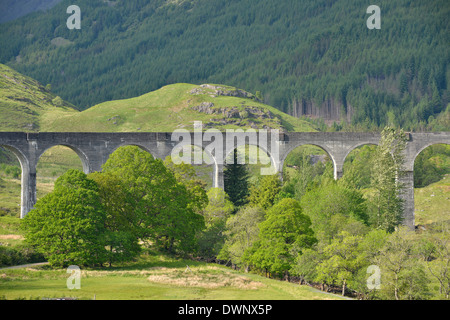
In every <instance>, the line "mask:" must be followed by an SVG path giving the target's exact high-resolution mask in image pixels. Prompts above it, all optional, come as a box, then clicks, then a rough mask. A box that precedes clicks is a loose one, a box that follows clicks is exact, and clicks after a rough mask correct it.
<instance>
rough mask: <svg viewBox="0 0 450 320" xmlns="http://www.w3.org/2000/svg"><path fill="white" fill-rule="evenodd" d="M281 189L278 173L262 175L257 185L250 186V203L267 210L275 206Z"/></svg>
mask: <svg viewBox="0 0 450 320" xmlns="http://www.w3.org/2000/svg"><path fill="white" fill-rule="evenodd" d="M280 189H281V181H280V177H279V176H278V175H277V174H276V175H268V176H262V177H261V178H260V179H259V180H258V182H257V183H256V184H255V185H253V186H251V187H250V194H249V197H248V200H249V204H250V205H251V206H259V207H261V208H263V209H265V210H266V209H268V208H270V207H272V206H273V204H274V203H275V199H276V196H277V195H278V193H279V192H280Z"/></svg>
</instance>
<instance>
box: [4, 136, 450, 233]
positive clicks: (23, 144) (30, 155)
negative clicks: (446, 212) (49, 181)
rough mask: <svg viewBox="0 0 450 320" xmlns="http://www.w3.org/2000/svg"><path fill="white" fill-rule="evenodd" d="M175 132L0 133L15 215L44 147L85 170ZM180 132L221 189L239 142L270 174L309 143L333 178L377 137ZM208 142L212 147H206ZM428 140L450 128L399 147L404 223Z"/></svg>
mask: <svg viewBox="0 0 450 320" xmlns="http://www.w3.org/2000/svg"><path fill="white" fill-rule="evenodd" d="M182 135H183V134H179V135H177V134H175V133H161V132H158V133H156V132H148V133H143V132H142V133H88V132H86V133H84V132H83V133H75V132H73V133H69V132H55V133H52V132H41V133H25V132H0V146H2V147H4V148H6V149H8V150H10V151H11V152H12V153H14V154H15V155H16V156H17V158H18V159H19V162H20V164H21V167H22V182H21V183H22V194H21V215H20V216H21V218H23V217H25V215H26V214H27V213H28V212H29V211H30V210H31V209H32V208H33V206H34V204H35V203H36V166H37V163H38V160H39V158H40V156H41V155H42V154H43V153H44V152H45V151H46V150H47V149H49V148H51V147H54V146H57V145H63V146H67V147H69V148H71V149H72V150H74V151H75V152H76V153H77V154H78V156H79V157H80V159H81V162H82V164H83V169H84V172H85V173H90V172H94V171H101V169H102V165H103V164H104V163H105V162H106V161H107V159H108V157H109V155H110V154H111V153H113V152H114V151H115V150H116V149H117V148H119V147H121V146H126V145H135V146H139V147H141V148H142V149H144V150H146V151H148V152H150V153H151V154H152V155H153V156H154V157H155V158H160V159H165V158H166V157H167V156H169V155H171V154H172V150H173V149H174V147H177V146H180V145H181V143H180V140H182V139H181V138H180V136H182ZM198 135H199V133H198V132H197V133H196V132H192V133H184V138H183V140H184V141H183V143H184V144H187V145H195V146H198V147H200V148H202V149H203V150H204V151H205V152H206V153H207V154H208V155H209V156H210V157H211V158H212V159H213V161H214V163H212V165H213V168H214V169H213V186H215V187H219V188H223V187H224V181H223V168H224V163H225V161H224V159H225V158H226V157H227V155H229V154H230V153H231V152H232V151H233V150H234V149H235V148H237V147H239V146H240V145H244V144H248V145H257V146H258V147H260V148H261V149H262V150H264V151H266V152H267V153H268V155H270V157H271V161H272V166H273V168H275V171H274V173H275V172H282V170H283V164H284V161H285V159H286V157H287V155H288V154H289V153H290V152H291V151H293V150H294V149H295V148H297V147H299V146H302V145H315V146H318V147H320V148H322V149H323V150H324V151H325V152H327V153H328V155H329V157H330V158H331V160H332V162H333V166H334V177H335V179H339V178H340V177H342V174H343V165H344V161H345V158H346V157H347V155H348V154H349V153H350V152H351V151H352V150H353V149H355V148H357V147H360V146H363V145H366V144H373V145H377V144H378V142H379V140H380V134H378V133H344V132H289V133H278V132H276V133H271V132H268V133H267V132H266V133H265V134H262V133H261V132H257V133H256V136H257V139H253V140H252V139H251V138H249V136H248V134H247V133H246V132H235V133H233V134H225V132H223V133H221V132H218V131H217V132H216V133H213V134H209V135H208V134H203V136H202V133H201V132H200V136H198ZM212 141H213V142H214V143H216V144H215V149H211V148H210V147H211V145H212ZM433 144H450V132H439V133H409V134H408V141H407V147H406V150H405V158H406V163H405V166H404V171H405V175H404V176H403V178H402V179H404V181H403V182H404V183H405V185H406V190H405V193H404V195H403V197H404V199H405V212H404V224H405V225H407V226H409V227H410V228H414V178H413V169H414V160H415V159H416V157H417V155H418V154H419V153H420V152H421V151H422V150H423V149H425V148H426V147H428V146H430V145H433Z"/></svg>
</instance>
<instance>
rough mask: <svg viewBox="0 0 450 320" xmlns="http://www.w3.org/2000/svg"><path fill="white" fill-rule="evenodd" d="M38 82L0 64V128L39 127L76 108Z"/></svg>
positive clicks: (44, 126) (22, 128)
mask: <svg viewBox="0 0 450 320" xmlns="http://www.w3.org/2000/svg"><path fill="white" fill-rule="evenodd" d="M58 100H59V99H58V98H57V96H56V95H54V94H53V93H51V92H50V91H48V90H47V89H46V88H45V87H43V86H42V85H41V84H40V83H39V82H37V81H36V80H33V79H31V78H29V77H26V76H23V75H21V74H20V73H18V72H16V71H14V70H13V69H11V68H9V67H7V66H5V65H3V64H0V131H39V130H42V129H43V128H46V127H47V122H48V121H50V122H53V121H54V119H57V118H59V117H60V116H61V115H62V114H65V115H67V114H73V113H75V112H78V111H76V110H75V109H74V107H73V106H72V105H71V104H69V103H67V102H65V101H62V100H60V101H59V102H58Z"/></svg>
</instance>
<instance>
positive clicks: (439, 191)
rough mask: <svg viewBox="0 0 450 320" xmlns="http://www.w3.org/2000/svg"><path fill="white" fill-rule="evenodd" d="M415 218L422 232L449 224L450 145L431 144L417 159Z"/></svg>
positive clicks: (421, 151)
mask: <svg viewBox="0 0 450 320" xmlns="http://www.w3.org/2000/svg"><path fill="white" fill-rule="evenodd" d="M413 172H414V208H415V212H414V218H415V225H416V228H418V229H419V231H422V230H427V229H430V228H433V229H434V228H439V226H440V225H443V224H444V225H445V224H446V225H448V224H449V223H450V209H449V208H450V198H449V194H450V145H448V144H432V145H429V146H427V147H425V148H423V149H422V150H420V152H419V153H418V154H417V156H416V157H415V159H414V171H413Z"/></svg>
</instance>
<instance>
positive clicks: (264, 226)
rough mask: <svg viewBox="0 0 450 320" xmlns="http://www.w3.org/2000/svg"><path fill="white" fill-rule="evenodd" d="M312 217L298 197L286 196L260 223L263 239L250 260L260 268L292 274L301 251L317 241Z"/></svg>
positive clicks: (255, 247)
mask: <svg viewBox="0 0 450 320" xmlns="http://www.w3.org/2000/svg"><path fill="white" fill-rule="evenodd" d="M310 226H311V220H310V219H309V217H308V216H306V215H305V214H303V213H302V208H301V207H300V204H299V203H298V201H296V200H294V199H283V200H281V201H280V202H278V203H277V204H276V205H274V206H273V207H272V208H271V209H270V210H268V211H267V213H266V220H264V221H263V222H261V223H260V225H259V228H260V231H259V240H258V241H257V242H256V243H255V244H254V248H253V250H252V254H251V256H250V262H251V264H253V265H254V266H255V267H257V268H258V269H260V270H265V269H267V270H269V271H270V272H271V273H275V274H278V275H284V276H285V277H288V276H289V273H288V272H289V270H290V269H291V268H292V266H293V265H294V260H295V257H296V255H297V254H299V252H301V251H302V250H303V249H305V248H310V247H311V246H312V245H313V244H314V243H316V242H317V240H316V238H315V237H314V231H313V230H312V229H311V228H310Z"/></svg>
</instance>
